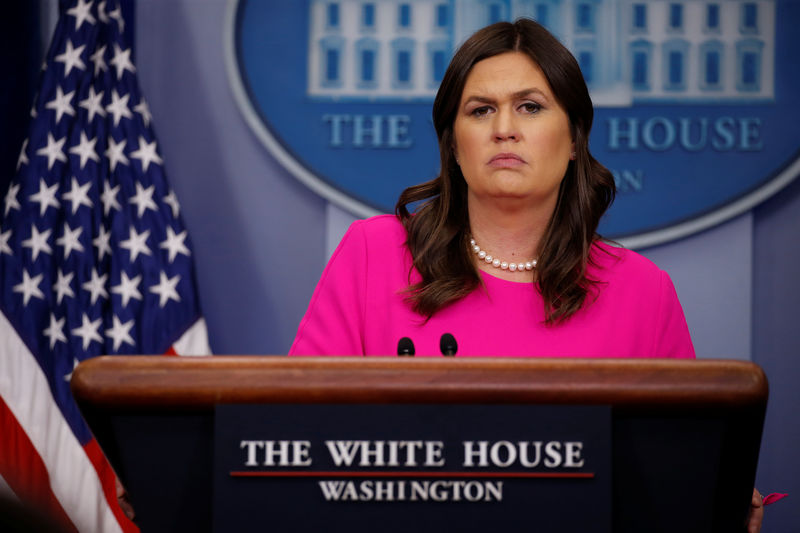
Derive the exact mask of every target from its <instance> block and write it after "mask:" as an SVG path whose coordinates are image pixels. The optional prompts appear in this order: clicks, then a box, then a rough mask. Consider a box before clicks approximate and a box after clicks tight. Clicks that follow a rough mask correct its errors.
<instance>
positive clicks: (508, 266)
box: [469, 239, 536, 272]
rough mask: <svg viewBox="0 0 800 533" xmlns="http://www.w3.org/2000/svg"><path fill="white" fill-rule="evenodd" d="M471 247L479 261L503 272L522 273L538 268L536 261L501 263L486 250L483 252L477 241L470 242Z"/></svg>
mask: <svg viewBox="0 0 800 533" xmlns="http://www.w3.org/2000/svg"><path fill="white" fill-rule="evenodd" d="M469 246H470V248H472V251H473V252H475V254H476V255H477V256H478V259H483V260H484V261H486V262H487V263H489V264H490V265H492V266H493V267H495V268H501V269H503V270H508V271H509V272H517V271H519V272H522V271H523V270H533V269H534V268H536V259H532V260H530V261H527V262H525V263H522V262H519V263H509V262H508V261H501V260H500V259H497V258H495V257H492V256H491V255H490V254H487V253H486V251H485V250H481V247H480V246H478V243H476V242H475V239H470V240H469Z"/></svg>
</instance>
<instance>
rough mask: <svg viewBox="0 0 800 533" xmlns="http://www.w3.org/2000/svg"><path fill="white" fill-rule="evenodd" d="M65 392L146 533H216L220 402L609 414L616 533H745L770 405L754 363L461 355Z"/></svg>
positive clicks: (76, 386) (227, 366)
mask: <svg viewBox="0 0 800 533" xmlns="http://www.w3.org/2000/svg"><path fill="white" fill-rule="evenodd" d="M72 390H73V393H74V395H75V398H76V400H77V401H78V404H79V406H80V408H81V411H82V413H83V415H84V417H85V418H86V420H87V422H88V424H89V426H90V427H91V429H92V431H93V432H94V434H95V436H96V438H97V439H98V442H99V443H100V445H101V447H102V449H103V450H104V452H105V453H106V455H107V456H108V458H109V460H110V461H111V464H112V465H113V467H114V468H115V470H116V472H117V474H118V475H119V477H120V479H121V480H122V482H123V484H124V485H125V486H126V487H127V489H128V492H129V494H130V498H131V502H132V504H133V506H134V509H135V510H136V513H137V518H136V521H137V523H138V524H139V525H140V527H141V528H142V530H143V531H148V532H150V531H178V530H185V531H210V530H211V524H212V496H211V495H212V472H211V465H212V462H213V456H214V450H213V446H214V445H213V442H214V436H213V432H214V409H215V406H216V405H218V404H369V405H383V404H476V405H501V404H509V405H607V406H610V408H611V419H612V421H611V445H612V455H611V461H612V466H613V476H612V477H613V480H612V487H613V488H612V498H611V500H612V502H613V503H612V512H611V515H612V519H613V524H612V530H613V531H614V532H632V533H634V532H635V533H640V532H642V531H647V532H658V531H665V532H666V531H669V532H675V531H681V532H682V533H686V532H692V531H697V532H705V533H707V532H709V531H720V532H726V533H728V532H735V531H744V528H743V523H744V520H745V515H746V513H747V510H748V508H749V501H750V496H751V493H752V489H753V483H754V479H755V469H756V463H757V459H758V451H759V446H760V440H761V431H762V425H763V421H764V414H765V410H766V404H767V396H768V387H767V380H766V377H765V375H764V373H763V371H762V370H761V369H760V368H759V367H758V366H757V365H755V364H752V363H747V362H739V361H719V360H697V361H695V360H691V361H673V360H632V359H592V360H589V359H506V358H463V359H460V358H457V357H456V358H417V359H415V358H360V357H352V358H344V357H341V358H339V357H337V358H333V357H324V358H311V357H307V358H288V357H281V356H215V357H206V358H191V357H163V356H131V357H122V356H113V357H98V358H94V359H91V360H88V361H85V362H83V363H81V364H80V365H79V366H78V367H77V368H76V370H75V372H74V374H73V377H72ZM521 423H522V422H521ZM575 512H580V509H575ZM298 527H299V530H302V527H301V525H298ZM344 529H347V530H352V528H351V527H350V525H348V526H347V527H342V528H338V527H337V524H331V527H330V528H329V530H331V531H337V530H344ZM417 530H418V531H424V530H425V529H424V528H423V527H420V528H418V529H417Z"/></svg>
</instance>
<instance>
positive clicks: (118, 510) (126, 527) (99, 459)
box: [83, 438, 139, 533]
mask: <svg viewBox="0 0 800 533" xmlns="http://www.w3.org/2000/svg"><path fill="white" fill-rule="evenodd" d="M83 449H84V451H86V456H87V457H89V461H90V462H91V463H92V466H93V467H94V469H95V470H96V471H97V477H99V478H100V484H101V485H102V487H103V495H104V496H105V498H106V501H107V502H108V507H109V508H110V509H111V512H112V513H114V517H115V518H116V519H117V522H119V525H120V527H121V528H122V531H124V532H125V533H137V532H138V531H139V528H138V527H137V526H136V524H134V523H133V522H132V521H131V520H130V518H128V517H127V516H125V513H124V512H123V510H122V507H120V505H119V501H118V500H117V476H116V474H115V473H114V470H113V469H112V468H111V465H110V464H109V463H108V460H107V459H106V456H105V455H104V454H103V451H102V450H101V449H100V445H99V444H98V443H97V440H96V439H94V438H92V440H90V441H89V442H87V443H86V445H85V446H84V447H83Z"/></svg>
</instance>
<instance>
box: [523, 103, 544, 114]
mask: <svg viewBox="0 0 800 533" xmlns="http://www.w3.org/2000/svg"><path fill="white" fill-rule="evenodd" d="M520 109H522V111H524V112H525V113H531V114H533V113H538V112H539V111H540V110H541V109H542V106H541V105H539V104H537V103H536V102H525V103H524V104H522V105H521V106H520Z"/></svg>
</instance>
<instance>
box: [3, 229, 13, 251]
mask: <svg viewBox="0 0 800 533" xmlns="http://www.w3.org/2000/svg"><path fill="white" fill-rule="evenodd" d="M10 238H11V230H10V229H7V230H6V231H3V232H0V254H8V255H14V250H12V249H11V247H10V246H9V245H8V239H10Z"/></svg>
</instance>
